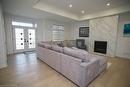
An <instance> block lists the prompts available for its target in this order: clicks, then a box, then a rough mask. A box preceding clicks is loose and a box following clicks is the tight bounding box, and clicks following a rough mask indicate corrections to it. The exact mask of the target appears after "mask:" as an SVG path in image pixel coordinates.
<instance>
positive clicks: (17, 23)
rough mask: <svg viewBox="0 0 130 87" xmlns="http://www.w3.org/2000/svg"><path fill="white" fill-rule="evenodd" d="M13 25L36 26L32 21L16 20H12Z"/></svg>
mask: <svg viewBox="0 0 130 87" xmlns="http://www.w3.org/2000/svg"><path fill="white" fill-rule="evenodd" d="M12 25H15V26H24V27H34V26H35V25H33V24H32V23H24V22H16V21H12Z"/></svg>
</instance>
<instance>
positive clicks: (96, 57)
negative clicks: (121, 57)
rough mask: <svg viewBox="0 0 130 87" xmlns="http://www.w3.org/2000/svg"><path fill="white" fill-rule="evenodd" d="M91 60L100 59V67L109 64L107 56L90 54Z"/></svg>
mask: <svg viewBox="0 0 130 87" xmlns="http://www.w3.org/2000/svg"><path fill="white" fill-rule="evenodd" d="M88 57H89V59H90V60H91V59H98V60H99V61H100V62H99V63H100V65H101V66H102V65H104V64H106V63H107V58H106V57H105V56H99V55H95V54H89V55H88Z"/></svg>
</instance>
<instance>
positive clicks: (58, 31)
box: [52, 25, 64, 41]
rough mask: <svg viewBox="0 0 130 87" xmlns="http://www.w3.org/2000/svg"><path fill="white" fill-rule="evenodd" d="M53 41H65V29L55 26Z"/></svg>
mask: <svg viewBox="0 0 130 87" xmlns="http://www.w3.org/2000/svg"><path fill="white" fill-rule="evenodd" d="M52 40H53V41H63V40H64V27H63V26H61V25H53V30H52Z"/></svg>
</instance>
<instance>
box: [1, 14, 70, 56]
mask: <svg viewBox="0 0 130 87" xmlns="http://www.w3.org/2000/svg"><path fill="white" fill-rule="evenodd" d="M4 19H5V29H6V39H7V54H13V53H14V49H13V43H14V42H13V29H12V19H15V20H22V21H25V22H37V24H38V27H37V29H36V42H40V41H51V40H52V26H53V24H57V25H63V26H64V27H65V40H67V39H69V38H70V36H69V35H70V24H68V23H64V22H58V21H54V20H45V19H30V18H25V17H21V16H14V15H9V14H5V16H4Z"/></svg>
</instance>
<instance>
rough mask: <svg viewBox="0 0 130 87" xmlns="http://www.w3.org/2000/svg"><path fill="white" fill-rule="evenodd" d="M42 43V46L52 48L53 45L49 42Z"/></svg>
mask: <svg viewBox="0 0 130 87" xmlns="http://www.w3.org/2000/svg"><path fill="white" fill-rule="evenodd" d="M40 45H41V46H42V47H45V48H47V49H51V45H50V44H48V43H40Z"/></svg>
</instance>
